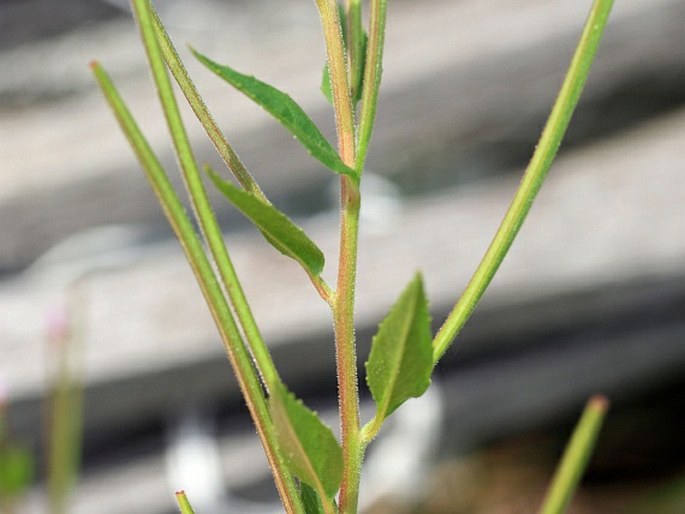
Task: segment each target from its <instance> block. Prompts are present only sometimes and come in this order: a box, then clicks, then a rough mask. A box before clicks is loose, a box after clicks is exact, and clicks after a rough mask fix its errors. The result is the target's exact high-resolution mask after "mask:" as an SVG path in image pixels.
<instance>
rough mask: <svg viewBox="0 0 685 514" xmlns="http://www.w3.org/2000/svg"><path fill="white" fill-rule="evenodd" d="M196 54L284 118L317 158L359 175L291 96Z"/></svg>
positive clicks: (279, 117)
mask: <svg viewBox="0 0 685 514" xmlns="http://www.w3.org/2000/svg"><path fill="white" fill-rule="evenodd" d="M193 53H194V54H195V57H197V59H198V60H199V61H200V62H201V63H202V64H204V65H205V66H207V68H209V69H210V70H211V71H213V72H214V73H216V74H217V75H218V76H219V77H221V78H222V79H224V80H225V81H226V82H228V83H229V84H231V85H232V86H233V87H234V88H236V89H237V90H238V91H240V92H242V93H244V94H245V95H246V96H248V97H249V98H251V99H252V100H253V101H254V102H256V103H257V104H259V105H261V106H262V107H263V108H264V109H265V110H266V111H267V112H268V113H270V114H271V115H272V116H273V117H274V118H276V119H277V120H278V121H280V122H281V124H283V126H284V127H285V128H287V129H288V130H289V131H290V132H291V133H292V134H293V136H295V138H296V139H297V140H299V141H300V143H302V145H303V146H304V147H305V148H306V149H307V151H308V152H309V153H310V154H311V155H312V156H313V157H315V158H316V159H318V160H319V161H321V162H322V163H323V164H324V165H325V166H327V167H328V168H330V169H331V170H333V171H335V172H336V173H340V174H343V175H350V176H351V177H356V173H355V171H354V170H353V169H352V168H350V167H349V166H347V165H346V164H345V163H344V162H343V161H342V159H341V158H340V156H339V155H338V153H337V152H336V151H335V149H334V148H333V147H332V146H331V144H330V143H329V142H328V140H327V139H326V138H325V137H324V136H323V134H322V133H321V131H320V130H319V129H318V127H317V126H316V125H315V124H314V122H313V121H312V119H311V118H310V117H309V116H307V114H306V113H305V112H304V111H303V110H302V108H301V107H300V106H299V105H298V104H297V103H296V102H295V100H293V99H292V98H291V97H290V96H288V95H287V94H285V93H284V92H282V91H279V90H278V89H276V88H275V87H273V86H270V85H269V84H266V83H264V82H262V81H261V80H258V79H256V78H255V77H252V76H249V75H243V74H242V73H239V72H237V71H236V70H234V69H232V68H229V67H228V66H225V65H221V64H217V63H216V62H214V61H212V60H211V59H209V58H207V57H205V56H204V55H202V54H200V53H199V52H197V51H195V50H193Z"/></svg>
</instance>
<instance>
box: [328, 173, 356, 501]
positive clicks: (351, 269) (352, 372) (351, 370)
mask: <svg viewBox="0 0 685 514" xmlns="http://www.w3.org/2000/svg"><path fill="white" fill-rule="evenodd" d="M341 188H342V195H341V196H342V212H341V221H340V228H341V230H340V261H339V268H338V285H337V291H336V297H335V304H334V309H333V317H334V320H333V321H334V327H335V339H336V362H337V369H338V394H339V396H340V398H339V408H340V420H341V438H342V451H343V460H344V464H343V480H342V485H341V488H340V496H339V505H340V512H343V513H353V512H356V507H357V499H358V494H359V479H360V472H361V460H362V451H361V438H360V430H359V392H358V386H357V352H356V347H355V334H354V297H355V280H356V270H357V246H358V234H359V207H360V194H359V187H358V186H357V184H356V183H355V182H354V181H353V180H351V179H350V178H349V177H342V178H341Z"/></svg>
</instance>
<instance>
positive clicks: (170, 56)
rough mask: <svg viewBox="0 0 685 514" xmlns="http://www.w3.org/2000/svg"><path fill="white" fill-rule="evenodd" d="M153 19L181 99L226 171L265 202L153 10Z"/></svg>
mask: <svg viewBox="0 0 685 514" xmlns="http://www.w3.org/2000/svg"><path fill="white" fill-rule="evenodd" d="M152 19H153V22H154V27H155V33H156V34H157V39H158V41H159V46H160V50H161V51H162V55H163V57H164V61H165V62H166V64H167V66H168V67H169V70H170V71H171V74H172V75H173V76H174V78H175V79H176V83H177V84H178V86H179V87H180V88H181V91H182V92H183V95H184V96H185V97H186V99H187V100H188V104H189V105H190V107H191V108H192V109H193V112H194V113H195V115H196V116H197V119H198V120H199V121H200V123H201V124H202V126H203V127H204V129H205V132H207V135H208V136H209V139H210V140H211V141H212V143H213V144H214V147H215V148H216V150H217V152H219V155H220V156H221V158H222V159H223V161H224V162H225V163H226V166H227V167H228V169H230V170H231V172H233V175H234V176H235V178H236V179H237V180H238V182H239V183H240V185H241V186H243V188H245V190H246V191H249V192H250V193H253V194H255V195H257V196H259V197H260V198H261V199H262V200H264V201H267V202H268V200H267V198H266V196H265V195H264V193H263V192H262V190H261V188H260V187H259V185H258V184H257V182H255V180H254V178H253V177H252V175H250V172H249V171H247V169H246V168H245V166H244V165H243V163H242V161H241V160H240V158H239V157H238V154H236V153H235V151H234V150H233V147H232V146H231V145H230V144H229V142H228V140H227V139H226V136H225V135H224V134H223V133H222V132H221V129H220V128H219V126H218V125H217V124H216V121H215V120H214V118H213V117H212V115H211V114H210V112H209V110H208V109H207V106H206V105H205V102H204V101H203V100H202V97H201V96H200V94H199V93H198V91H197V88H196V87H195V84H194V83H193V81H192V79H191V78H190V75H188V71H187V70H186V68H185V66H184V65H183V61H181V58H180V57H179V55H178V52H177V51H176V48H174V45H173V43H172V42H171V39H170V38H169V34H168V33H167V31H166V30H165V29H164V25H162V22H161V20H160V19H159V16H158V15H157V12H156V11H154V10H153V11H152Z"/></svg>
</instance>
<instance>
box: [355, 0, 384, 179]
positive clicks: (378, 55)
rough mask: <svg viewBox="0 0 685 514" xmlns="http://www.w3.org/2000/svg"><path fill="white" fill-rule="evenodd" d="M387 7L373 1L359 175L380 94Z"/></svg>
mask: <svg viewBox="0 0 685 514" xmlns="http://www.w3.org/2000/svg"><path fill="white" fill-rule="evenodd" d="M387 6H388V2H387V0H371V14H370V17H369V41H368V43H367V50H366V64H365V67H364V81H363V89H362V110H361V115H360V121H359V138H358V146H357V169H358V171H359V172H360V173H361V170H362V169H363V167H364V162H365V161H366V154H367V153H368V151H369V143H370V141H371V132H372V131H373V125H374V122H375V120H376V107H377V105H378V92H379V90H380V85H381V74H382V71H383V46H384V42H385V20H386V18H387Z"/></svg>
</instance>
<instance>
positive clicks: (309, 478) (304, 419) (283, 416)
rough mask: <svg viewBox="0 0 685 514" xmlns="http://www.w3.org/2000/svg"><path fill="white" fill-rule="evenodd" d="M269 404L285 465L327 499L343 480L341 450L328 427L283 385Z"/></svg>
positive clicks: (273, 393)
mask: <svg viewBox="0 0 685 514" xmlns="http://www.w3.org/2000/svg"><path fill="white" fill-rule="evenodd" d="M271 393H272V395H271V397H270V398H269V406H270V409H271V417H272V418H273V422H274V427H275V429H276V437H277V438H278V442H279V446H280V449H281V452H282V453H283V457H284V459H285V463H286V466H287V467H288V469H290V472H291V473H292V474H293V475H295V476H296V477H297V478H299V479H300V480H301V481H302V482H304V483H306V484H308V485H309V486H311V487H313V488H314V489H315V490H316V491H317V492H318V493H319V495H321V496H325V497H326V498H328V499H330V498H332V497H333V495H334V494H335V493H336V492H337V491H338V489H339V488H340V482H341V480H342V466H343V460H342V450H341V448H340V445H339V444H338V441H337V440H336V438H335V436H334V435H333V432H331V429H330V428H328V427H327V426H326V425H324V424H323V422H322V421H321V420H320V419H319V417H318V416H317V415H316V413H315V412H314V411H312V410H310V409H308V408H307V407H306V406H305V405H304V404H303V403H302V401H300V400H298V399H297V398H295V395H293V394H292V393H291V392H289V391H288V390H287V389H286V388H285V386H284V385H283V384H279V385H278V387H276V388H274V389H273V390H272V391H271Z"/></svg>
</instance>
